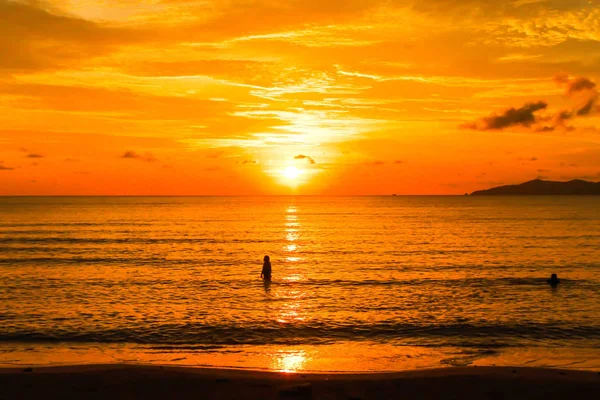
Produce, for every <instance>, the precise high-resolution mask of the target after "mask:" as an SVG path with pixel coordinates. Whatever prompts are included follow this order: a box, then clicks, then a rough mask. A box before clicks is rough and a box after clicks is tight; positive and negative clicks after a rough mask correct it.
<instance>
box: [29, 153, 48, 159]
mask: <svg viewBox="0 0 600 400" xmlns="http://www.w3.org/2000/svg"><path fill="white" fill-rule="evenodd" d="M26 157H27V158H44V156H43V155H41V154H36V153H31V154H27V156H26Z"/></svg>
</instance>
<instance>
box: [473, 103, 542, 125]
mask: <svg viewBox="0 0 600 400" xmlns="http://www.w3.org/2000/svg"><path fill="white" fill-rule="evenodd" d="M546 107H548V104H547V103H546V102H544V101H538V102H536V103H527V104H525V105H524V106H523V107H521V108H514V107H513V108H509V109H508V110H506V111H504V112H503V113H502V114H500V115H491V116H489V117H485V118H483V119H481V120H480V121H477V122H475V123H470V124H465V125H462V127H464V128H469V129H477V130H482V131H485V130H498V129H503V128H508V127H510V126H515V125H521V126H525V127H529V126H531V125H532V124H533V123H534V122H536V116H535V112H537V111H540V110H544V109H546Z"/></svg>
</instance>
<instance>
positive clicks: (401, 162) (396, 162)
mask: <svg viewBox="0 0 600 400" xmlns="http://www.w3.org/2000/svg"><path fill="white" fill-rule="evenodd" d="M394 164H404V161H402V160H396V161H394Z"/></svg>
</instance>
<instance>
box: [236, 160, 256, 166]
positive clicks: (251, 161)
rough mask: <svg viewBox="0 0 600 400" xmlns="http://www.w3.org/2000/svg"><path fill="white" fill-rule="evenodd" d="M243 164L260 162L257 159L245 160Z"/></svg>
mask: <svg viewBox="0 0 600 400" xmlns="http://www.w3.org/2000/svg"><path fill="white" fill-rule="evenodd" d="M239 164H242V165H248V164H258V162H257V161H256V160H244V161H242V162H241V163H239Z"/></svg>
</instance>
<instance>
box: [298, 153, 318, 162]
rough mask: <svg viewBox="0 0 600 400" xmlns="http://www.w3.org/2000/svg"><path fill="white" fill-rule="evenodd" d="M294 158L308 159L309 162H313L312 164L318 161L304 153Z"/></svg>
mask: <svg viewBox="0 0 600 400" xmlns="http://www.w3.org/2000/svg"><path fill="white" fill-rule="evenodd" d="M294 159H296V160H308V162H309V163H311V164H316V163H317V162H316V161H315V160H313V158H312V157H309V156H305V155H304V154H298V155H297V156H296V157H294Z"/></svg>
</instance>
